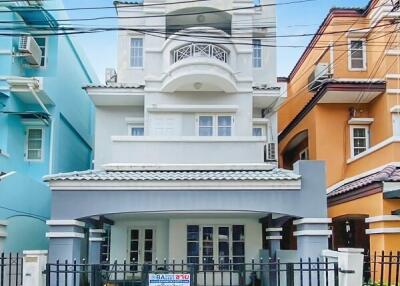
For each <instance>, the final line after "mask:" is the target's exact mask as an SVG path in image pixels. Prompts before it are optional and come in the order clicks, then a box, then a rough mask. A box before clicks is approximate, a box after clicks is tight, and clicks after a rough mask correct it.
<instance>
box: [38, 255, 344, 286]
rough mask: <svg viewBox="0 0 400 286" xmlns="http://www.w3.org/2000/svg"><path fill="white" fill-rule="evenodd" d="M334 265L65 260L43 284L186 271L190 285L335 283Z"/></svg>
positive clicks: (135, 284) (96, 282) (125, 282)
mask: <svg viewBox="0 0 400 286" xmlns="http://www.w3.org/2000/svg"><path fill="white" fill-rule="evenodd" d="M338 273H339V269H338V265H337V263H336V262H328V260H319V259H316V260H313V261H312V260H311V259H308V260H299V261H298V262H296V263H283V262H281V261H279V260H278V261H272V260H269V261H267V262H264V261H262V260H260V261H259V262H255V261H252V262H251V263H241V264H237V263H232V261H229V263H228V262H224V263H219V264H213V263H207V264H188V263H185V262H184V261H181V262H176V261H172V262H167V261H163V262H161V263H158V262H156V263H154V264H129V263H127V262H126V261H124V262H123V263H118V262H117V261H115V262H114V263H108V264H87V263H85V262H83V263H79V262H77V261H74V262H72V263H70V262H68V261H64V262H60V261H58V262H57V263H54V264H47V266H46V271H45V275H46V285H47V286H61V285H62V286H86V285H90V286H100V285H101V286H148V285H149V274H190V277H191V279H190V286H338V285H339V283H338Z"/></svg>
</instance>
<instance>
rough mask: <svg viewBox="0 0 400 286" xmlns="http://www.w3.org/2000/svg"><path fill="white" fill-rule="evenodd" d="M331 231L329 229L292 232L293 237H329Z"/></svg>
mask: <svg viewBox="0 0 400 286" xmlns="http://www.w3.org/2000/svg"><path fill="white" fill-rule="evenodd" d="M331 235H332V230H329V229H321V230H319V229H318V230H316V229H310V230H299V231H295V232H293V236H331Z"/></svg>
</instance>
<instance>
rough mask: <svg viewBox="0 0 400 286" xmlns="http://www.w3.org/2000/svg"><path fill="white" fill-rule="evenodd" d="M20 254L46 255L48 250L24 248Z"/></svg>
mask: <svg viewBox="0 0 400 286" xmlns="http://www.w3.org/2000/svg"><path fill="white" fill-rule="evenodd" d="M22 254H23V255H24V256H27V255H48V254H49V251H48V250H24V251H23V252H22Z"/></svg>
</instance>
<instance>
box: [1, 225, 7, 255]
mask: <svg viewBox="0 0 400 286" xmlns="http://www.w3.org/2000/svg"><path fill="white" fill-rule="evenodd" d="M7 225H8V222H7V221H6V220H0V253H1V252H4V243H5V240H6V238H7Z"/></svg>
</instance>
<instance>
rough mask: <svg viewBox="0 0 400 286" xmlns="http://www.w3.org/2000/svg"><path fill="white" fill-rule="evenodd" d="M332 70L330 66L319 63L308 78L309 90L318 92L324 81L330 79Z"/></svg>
mask: <svg viewBox="0 0 400 286" xmlns="http://www.w3.org/2000/svg"><path fill="white" fill-rule="evenodd" d="M329 73H330V68H329V64H326V63H319V64H317V65H316V66H315V69H314V71H313V72H312V73H311V75H310V76H309V78H308V89H309V90H310V91H316V90H317V89H318V88H319V87H320V85H321V83H322V81H323V80H325V79H328V78H329V75H330V74H329Z"/></svg>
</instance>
